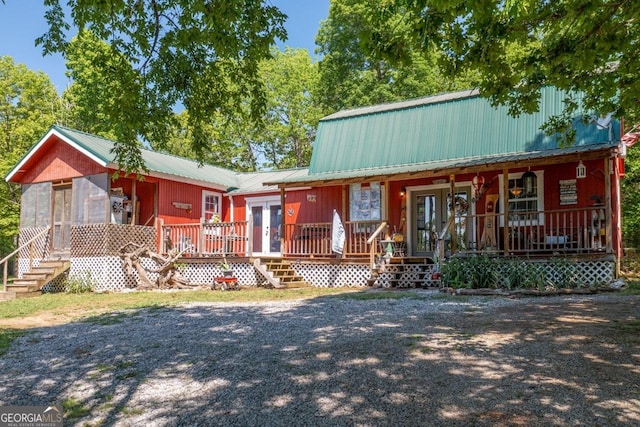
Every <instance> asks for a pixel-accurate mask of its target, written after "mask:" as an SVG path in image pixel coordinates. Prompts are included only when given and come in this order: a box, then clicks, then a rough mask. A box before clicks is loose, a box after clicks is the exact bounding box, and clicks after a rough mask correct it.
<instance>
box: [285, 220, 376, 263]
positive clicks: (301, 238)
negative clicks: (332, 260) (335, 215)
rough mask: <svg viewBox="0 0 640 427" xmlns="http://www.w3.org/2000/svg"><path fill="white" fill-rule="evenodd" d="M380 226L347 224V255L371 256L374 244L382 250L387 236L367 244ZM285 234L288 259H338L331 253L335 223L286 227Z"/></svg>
mask: <svg viewBox="0 0 640 427" xmlns="http://www.w3.org/2000/svg"><path fill="white" fill-rule="evenodd" d="M380 223H381V221H346V222H345V223H344V224H343V225H344V232H345V243H344V249H343V253H344V256H349V257H356V258H357V257H363V258H364V257H369V254H370V252H371V251H370V248H371V245H375V247H376V248H378V247H379V245H380V243H379V242H380V241H381V240H382V237H383V236H381V235H376V237H375V239H374V240H373V241H372V242H367V240H368V239H369V237H370V236H371V235H372V234H373V233H374V232H375V231H376V229H377V228H378V226H379V225H380ZM284 232H285V234H284V236H285V246H284V255H285V256H297V257H318V258H326V257H332V256H334V254H333V253H332V251H331V222H313V223H302V224H286V226H285V230H284Z"/></svg>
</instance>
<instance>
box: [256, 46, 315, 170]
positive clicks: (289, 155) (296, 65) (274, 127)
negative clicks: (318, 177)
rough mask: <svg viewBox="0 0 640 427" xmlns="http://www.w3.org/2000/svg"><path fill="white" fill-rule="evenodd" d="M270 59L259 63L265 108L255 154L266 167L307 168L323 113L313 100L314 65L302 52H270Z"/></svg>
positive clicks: (287, 50)
mask: <svg viewBox="0 0 640 427" xmlns="http://www.w3.org/2000/svg"><path fill="white" fill-rule="evenodd" d="M272 55H273V59H270V60H265V61H263V62H262V63H261V64H260V78H261V79H262V80H263V82H264V84H265V86H266V88H267V109H266V114H265V116H264V119H263V121H262V126H261V127H259V128H257V129H258V131H259V133H258V135H256V144H255V151H257V152H259V154H260V157H262V158H264V159H265V160H266V163H265V164H264V165H263V166H265V167H268V168H274V169H286V168H292V167H303V166H308V165H309V162H310V161H311V151H312V146H311V143H312V142H313V140H314V138H315V131H316V128H317V126H318V121H319V120H320V118H321V117H322V115H323V111H322V109H321V108H320V106H319V105H318V104H317V102H316V99H315V98H314V93H315V91H316V89H317V85H318V72H317V64H314V63H312V61H311V58H310V57H309V52H308V51H307V50H305V49H291V48H285V50H284V52H282V51H279V50H277V49H275V48H274V49H272Z"/></svg>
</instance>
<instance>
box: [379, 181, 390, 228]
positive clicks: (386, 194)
mask: <svg viewBox="0 0 640 427" xmlns="http://www.w3.org/2000/svg"><path fill="white" fill-rule="evenodd" d="M384 198H385V201H386V202H387V203H386V206H385V207H384V208H385V213H386V214H387V215H386V218H381V219H382V220H383V221H387V231H386V232H385V235H384V238H385V239H390V238H391V235H390V233H389V230H390V229H391V227H390V224H391V221H390V215H391V188H390V186H389V180H387V181H385V182H384ZM380 215H382V212H380Z"/></svg>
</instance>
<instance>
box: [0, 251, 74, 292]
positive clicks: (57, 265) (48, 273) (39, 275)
mask: <svg viewBox="0 0 640 427" xmlns="http://www.w3.org/2000/svg"><path fill="white" fill-rule="evenodd" d="M70 267H71V262H70V261H69V260H44V261H41V262H40V264H39V265H38V266H37V267H33V268H32V269H31V271H28V272H26V273H24V274H23V275H22V277H21V278H19V279H14V281H13V283H10V284H7V289H6V290H5V292H3V293H1V294H2V295H0V300H2V299H15V298H29V297H35V296H38V295H41V294H42V287H43V286H44V285H46V284H47V283H49V282H50V281H52V280H53V279H55V278H56V277H58V276H59V275H61V274H62V273H64V272H65V271H67V270H68V269H69V268H70Z"/></svg>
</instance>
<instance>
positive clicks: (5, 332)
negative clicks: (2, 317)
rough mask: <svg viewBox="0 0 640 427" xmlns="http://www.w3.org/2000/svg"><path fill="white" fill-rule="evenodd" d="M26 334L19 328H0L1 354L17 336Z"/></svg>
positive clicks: (0, 354)
mask: <svg viewBox="0 0 640 427" xmlns="http://www.w3.org/2000/svg"><path fill="white" fill-rule="evenodd" d="M22 335H24V332H23V331H21V330H19V329H0V356H2V355H3V354H5V353H6V352H7V350H9V346H10V345H11V343H12V342H13V340H15V339H16V338H18V337H20V336H22Z"/></svg>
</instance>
